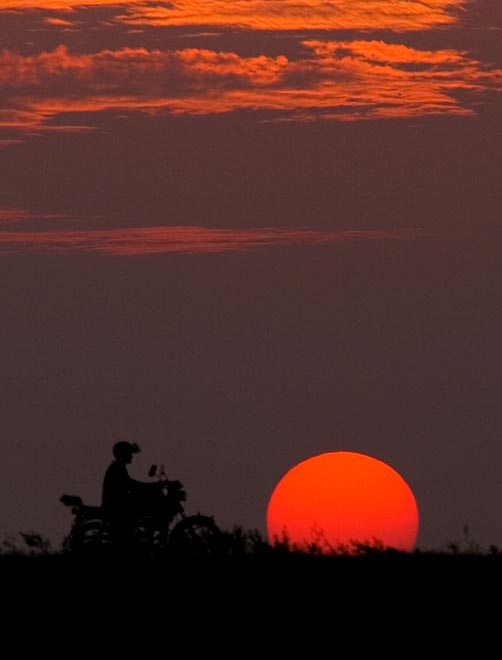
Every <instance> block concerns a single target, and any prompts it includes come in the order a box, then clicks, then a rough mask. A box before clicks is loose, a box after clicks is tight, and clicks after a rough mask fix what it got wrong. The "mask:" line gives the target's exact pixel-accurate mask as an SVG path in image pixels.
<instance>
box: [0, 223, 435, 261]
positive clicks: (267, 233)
mask: <svg viewBox="0 0 502 660" xmlns="http://www.w3.org/2000/svg"><path fill="white" fill-rule="evenodd" d="M423 236H425V234H424V233H423V232H422V231H421V230H419V229H405V230H388V231H387V230H381V231H376V230H367V231H363V230H361V231H338V232H336V231H335V232H328V231H316V230H310V229H301V230H298V229H290V228H287V227H282V228H281V227H279V228H257V229H209V228H206V227H143V228H127V229H120V228H117V229H96V230H82V231H37V232H19V231H18V232H12V231H0V253H4V254H5V253H19V252H25V253H29V252H56V253H59V254H70V253H74V252H84V253H85V252H86V253H99V254H103V255H115V256H133V255H152V254H211V253H213V254H216V253H224V252H243V251H248V250H252V249H256V248H263V247H273V246H287V245H314V244H328V243H335V242H340V241H382V240H403V239H415V238H421V237H423Z"/></svg>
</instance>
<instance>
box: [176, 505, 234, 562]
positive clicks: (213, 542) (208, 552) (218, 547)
mask: <svg viewBox="0 0 502 660" xmlns="http://www.w3.org/2000/svg"><path fill="white" fill-rule="evenodd" d="M167 549H168V552H169V554H174V555H176V556H177V557H183V558H185V557H186V558H196V557H207V556H216V555H221V553H222V552H223V534H222V532H221V530H220V529H219V527H218V526H217V525H216V523H215V522H214V520H213V518H211V517H210V516H204V515H202V514H196V515H192V516H187V517H186V518H183V519H182V520H181V521H180V522H179V523H178V524H177V525H176V526H175V527H174V528H173V530H172V532H171V534H170V538H169V543H168V548H167Z"/></svg>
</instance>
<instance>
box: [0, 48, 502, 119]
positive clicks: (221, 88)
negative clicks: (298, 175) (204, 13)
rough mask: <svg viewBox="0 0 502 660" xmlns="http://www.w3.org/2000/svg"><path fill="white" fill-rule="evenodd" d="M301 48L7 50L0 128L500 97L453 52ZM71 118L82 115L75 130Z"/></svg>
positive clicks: (365, 109) (440, 105) (1, 58)
mask: <svg viewBox="0 0 502 660" xmlns="http://www.w3.org/2000/svg"><path fill="white" fill-rule="evenodd" d="M303 46H304V53H305V55H304V56H303V57H301V56H300V57H299V58H298V59H290V58H288V57H286V56H285V55H279V56H276V57H268V56H264V55H262V56H257V57H242V56H240V55H238V54H236V53H232V52H216V51H212V50H205V49H197V48H186V49H181V50H169V51H160V50H147V49H144V48H139V49H131V48H123V49H120V50H115V51H112V50H106V51H102V52H99V53H93V54H89V55H87V54H85V55H84V54H74V53H71V52H70V51H69V50H68V49H67V48H66V47H64V46H60V47H58V48H56V49H55V50H53V51H51V52H45V53H40V54H38V55H33V56H23V55H21V54H19V53H14V52H9V51H3V52H2V53H1V54H0V84H1V85H2V87H3V89H4V97H5V101H4V108H3V109H2V110H0V127H3V128H4V129H11V130H18V131H19V130H24V131H33V130H75V131H78V130H85V129H88V128H89V127H90V126H92V121H91V120H90V119H89V123H85V125H82V124H83V122H82V116H84V117H85V115H86V114H87V115H89V116H90V115H91V113H96V112H102V111H107V110H116V111H121V112H124V111H125V112H127V111H129V112H142V113H148V114H162V113H167V114H176V115H183V114H214V113H225V112H232V111H236V110H251V111H264V110H265V111H272V112H275V113H277V114H278V115H279V116H282V117H283V118H290V119H295V120H299V121H312V120H313V119H338V120H355V119H375V118H381V117H415V116H424V115H431V114H449V115H466V114H472V113H473V111H474V110H473V108H474V104H475V103H477V102H478V101H479V94H480V93H485V92H488V91H501V90H502V70H500V69H495V68H490V67H487V66H484V65H483V64H482V63H481V62H479V61H478V60H476V59H473V58H471V57H469V56H468V55H467V54H466V53H462V52H460V51H457V50H453V49H442V50H435V51H432V50H420V49H416V48H411V47H408V46H405V45H395V44H388V43H386V42H384V41H377V40H368V41H366V40H354V41H321V40H306V41H304V42H303ZM459 92H463V93H464V94H463V95H462V100H461V99H460V95H459ZM469 94H470V95H471V96H470V98H471V104H469V100H468V99H469ZM72 113H79V122H78V123H74V122H72V121H71V114H72ZM63 116H64V117H65V119H64V121H63V119H62V117H63ZM56 119H57V120H58V121H56Z"/></svg>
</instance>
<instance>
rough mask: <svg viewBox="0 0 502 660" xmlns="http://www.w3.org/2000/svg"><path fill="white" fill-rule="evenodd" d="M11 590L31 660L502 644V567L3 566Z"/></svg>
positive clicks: (428, 558) (408, 560)
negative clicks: (35, 659) (42, 659)
mask: <svg viewBox="0 0 502 660" xmlns="http://www.w3.org/2000/svg"><path fill="white" fill-rule="evenodd" d="M0 589H1V590H0V593H1V597H2V603H3V619H2V620H1V623H2V625H3V628H2V631H3V635H4V639H5V634H8V633H9V632H10V631H12V630H17V629H18V628H19V625H20V624H21V630H22V633H21V635H20V636H19V635H18V636H17V642H16V643H17V648H18V650H19V651H20V652H23V656H24V655H25V654H27V650H28V648H27V647H30V646H31V647H32V648H31V651H30V652H29V653H28V655H32V654H33V652H35V653H37V655H40V654H42V653H43V654H44V656H45V654H46V652H47V651H50V653H51V654H52V655H59V654H60V653H59V651H60V650H61V647H62V650H63V651H64V654H65V655H70V656H75V657H80V655H83V656H84V657H86V656H90V655H92V656H93V657H101V656H103V655H105V656H106V655H111V654H113V655H114V656H116V655H124V656H125V655H127V657H130V656H131V655H132V656H134V655H141V656H142V657H143V656H151V655H158V656H161V657H162V658H164V657H166V658H169V657H170V656H174V655H175V656H182V657H187V658H192V657H198V658H199V657H206V656H207V657H210V658H213V657H215V656H216V657H217V658H236V657H237V658H240V657H243V658H248V657H253V656H260V657H263V658H268V657H269V656H276V657H277V656H278V657H280V658H283V657H289V656H293V657H295V658H296V657H300V658H302V657H304V658H306V659H310V658H311V657H312V656H319V655H322V656H326V657H328V658H330V660H331V658H338V657H341V656H351V657H352V658H360V657H364V658H367V657H368V656H369V655H370V654H371V655H377V656H379V657H380V656H381V655H384V656H386V657H391V658H392V657H396V658H408V657H412V658H414V657H417V656H421V657H427V658H428V657H431V658H435V657H438V656H444V657H446V658H455V656H460V655H461V656H462V657H463V656H464V655H465V654H466V653H469V654H471V655H472V656H473V657H475V658H478V657H481V658H484V657H486V656H488V655H490V656H491V655H493V653H495V655H498V654H499V646H500V643H501V640H500V631H501V630H502V626H501V623H500V622H501V596H502V555H498V554H497V555H493V556H492V555H468V554H465V555H462V554H460V555H449V554H444V555H443V554H405V553H403V554H397V555H392V554H390V555H386V554H383V555H378V554H377V555H375V556H362V557H350V556H337V557H320V556H314V557H312V556H297V555H294V554H291V555H288V554H285V555H281V554H278V555H271V556H261V557H260V556H241V557H225V558H219V559H214V558H204V559H199V560H197V561H195V560H190V561H189V560H184V561H183V560H177V561H166V560H163V561H160V560H158V561H153V560H149V561H147V560H142V561H140V560H136V561H134V560H127V559H125V558H122V559H119V558H110V557H109V558H107V559H106V560H92V561H91V560H82V559H81V560H77V559H75V558H72V557H69V556H59V555H49V556H40V557H27V556H5V555H2V556H0ZM5 644H7V642H5ZM33 647H34V648H33Z"/></svg>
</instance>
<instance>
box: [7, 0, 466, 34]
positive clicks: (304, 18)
mask: <svg viewBox="0 0 502 660" xmlns="http://www.w3.org/2000/svg"><path fill="white" fill-rule="evenodd" d="M467 3H468V0H337V1H336V2H334V1H333V2H326V1H325V0H231V1H229V0H211V1H210V2H209V1H208V0H169V1H168V2H167V1H165V0H157V1H156V2H149V1H147V0H2V9H4V10H12V9H29V8H38V9H45V10H51V11H69V10H72V9H77V8H81V7H92V6H100V7H102V6H111V7H114V6H115V7H117V9H118V11H119V12H121V13H120V14H119V16H118V20H119V21H122V22H125V23H129V24H140V25H162V26H164V25H165V26H180V25H181V26H189V25H204V26H209V25H211V26H218V27H233V28H246V29H253V30H297V29H305V30H308V29H317V30H319V29H322V30H333V29H339V30H345V29H393V30H421V29H424V28H434V27H443V26H451V25H454V24H455V23H457V22H458V20H459V17H460V16H461V13H462V10H463V9H464V8H465V6H466V4H467Z"/></svg>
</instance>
